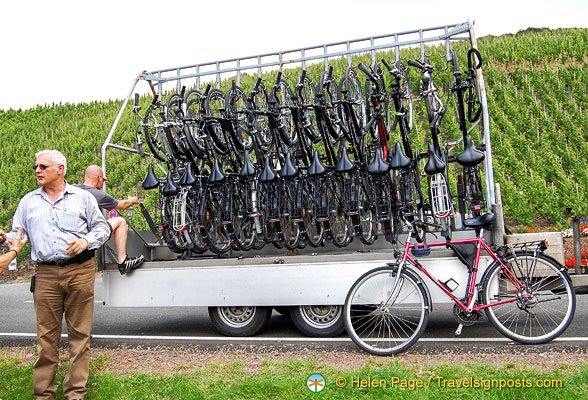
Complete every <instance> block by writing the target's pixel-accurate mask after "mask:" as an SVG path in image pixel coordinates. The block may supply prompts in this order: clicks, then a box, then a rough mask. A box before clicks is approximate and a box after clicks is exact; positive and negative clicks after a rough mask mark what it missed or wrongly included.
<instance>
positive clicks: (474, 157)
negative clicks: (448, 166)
mask: <svg viewBox="0 0 588 400" xmlns="http://www.w3.org/2000/svg"><path fill="white" fill-rule="evenodd" d="M463 147H464V148H463V151H462V152H461V153H459V154H458V155H457V163H458V164H459V165H465V166H466V167H473V166H474V165H478V164H480V163H481V162H482V161H484V157H485V156H484V153H482V152H481V151H480V150H478V149H476V148H475V147H474V142H473V140H472V137H471V136H470V135H467V136H466V137H465V138H464V144H463Z"/></svg>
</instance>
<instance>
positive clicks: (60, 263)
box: [54, 258, 69, 267]
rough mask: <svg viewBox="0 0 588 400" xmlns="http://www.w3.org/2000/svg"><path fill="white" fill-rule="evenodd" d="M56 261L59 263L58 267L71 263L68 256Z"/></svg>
mask: <svg viewBox="0 0 588 400" xmlns="http://www.w3.org/2000/svg"><path fill="white" fill-rule="evenodd" d="M54 262H55V265H57V266H58V267H63V266H64V265H67V264H68V263H69V260H68V259H67V258H62V259H58V260H55V261H54Z"/></svg>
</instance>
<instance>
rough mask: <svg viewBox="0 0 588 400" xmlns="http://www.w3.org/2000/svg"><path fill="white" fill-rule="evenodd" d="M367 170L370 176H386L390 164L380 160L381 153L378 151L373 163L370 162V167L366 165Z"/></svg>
mask: <svg viewBox="0 0 588 400" xmlns="http://www.w3.org/2000/svg"><path fill="white" fill-rule="evenodd" d="M367 170H368V173H369V174H370V175H376V176H383V175H386V174H387V173H388V171H390V164H388V163H387V162H386V161H384V159H383V158H382V152H381V151H380V150H377V151H376V156H375V157H374V161H372V162H371V163H370V165H368V168H367Z"/></svg>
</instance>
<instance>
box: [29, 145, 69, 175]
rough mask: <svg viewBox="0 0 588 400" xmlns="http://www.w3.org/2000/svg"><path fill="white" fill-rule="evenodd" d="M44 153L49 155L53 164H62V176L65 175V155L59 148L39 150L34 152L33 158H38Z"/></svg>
mask: <svg viewBox="0 0 588 400" xmlns="http://www.w3.org/2000/svg"><path fill="white" fill-rule="evenodd" d="M44 154H48V155H50V156H51V160H52V162H53V164H57V165H63V176H65V173H66V171H67V160H66V159H65V156H64V155H63V154H62V153H61V152H60V151H59V150H41V151H39V152H37V153H35V158H39V157H40V156H42V155H44Z"/></svg>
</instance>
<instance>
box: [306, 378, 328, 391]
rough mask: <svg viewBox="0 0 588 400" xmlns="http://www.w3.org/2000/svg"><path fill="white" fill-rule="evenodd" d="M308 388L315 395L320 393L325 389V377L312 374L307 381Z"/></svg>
mask: <svg viewBox="0 0 588 400" xmlns="http://www.w3.org/2000/svg"><path fill="white" fill-rule="evenodd" d="M306 387H307V388H308V390H310V391H311V392H313V393H318V392H320V391H321V390H323V389H324V388H325V377H324V376H322V375H321V374H312V375H310V376H309V377H308V378H307V379H306Z"/></svg>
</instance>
